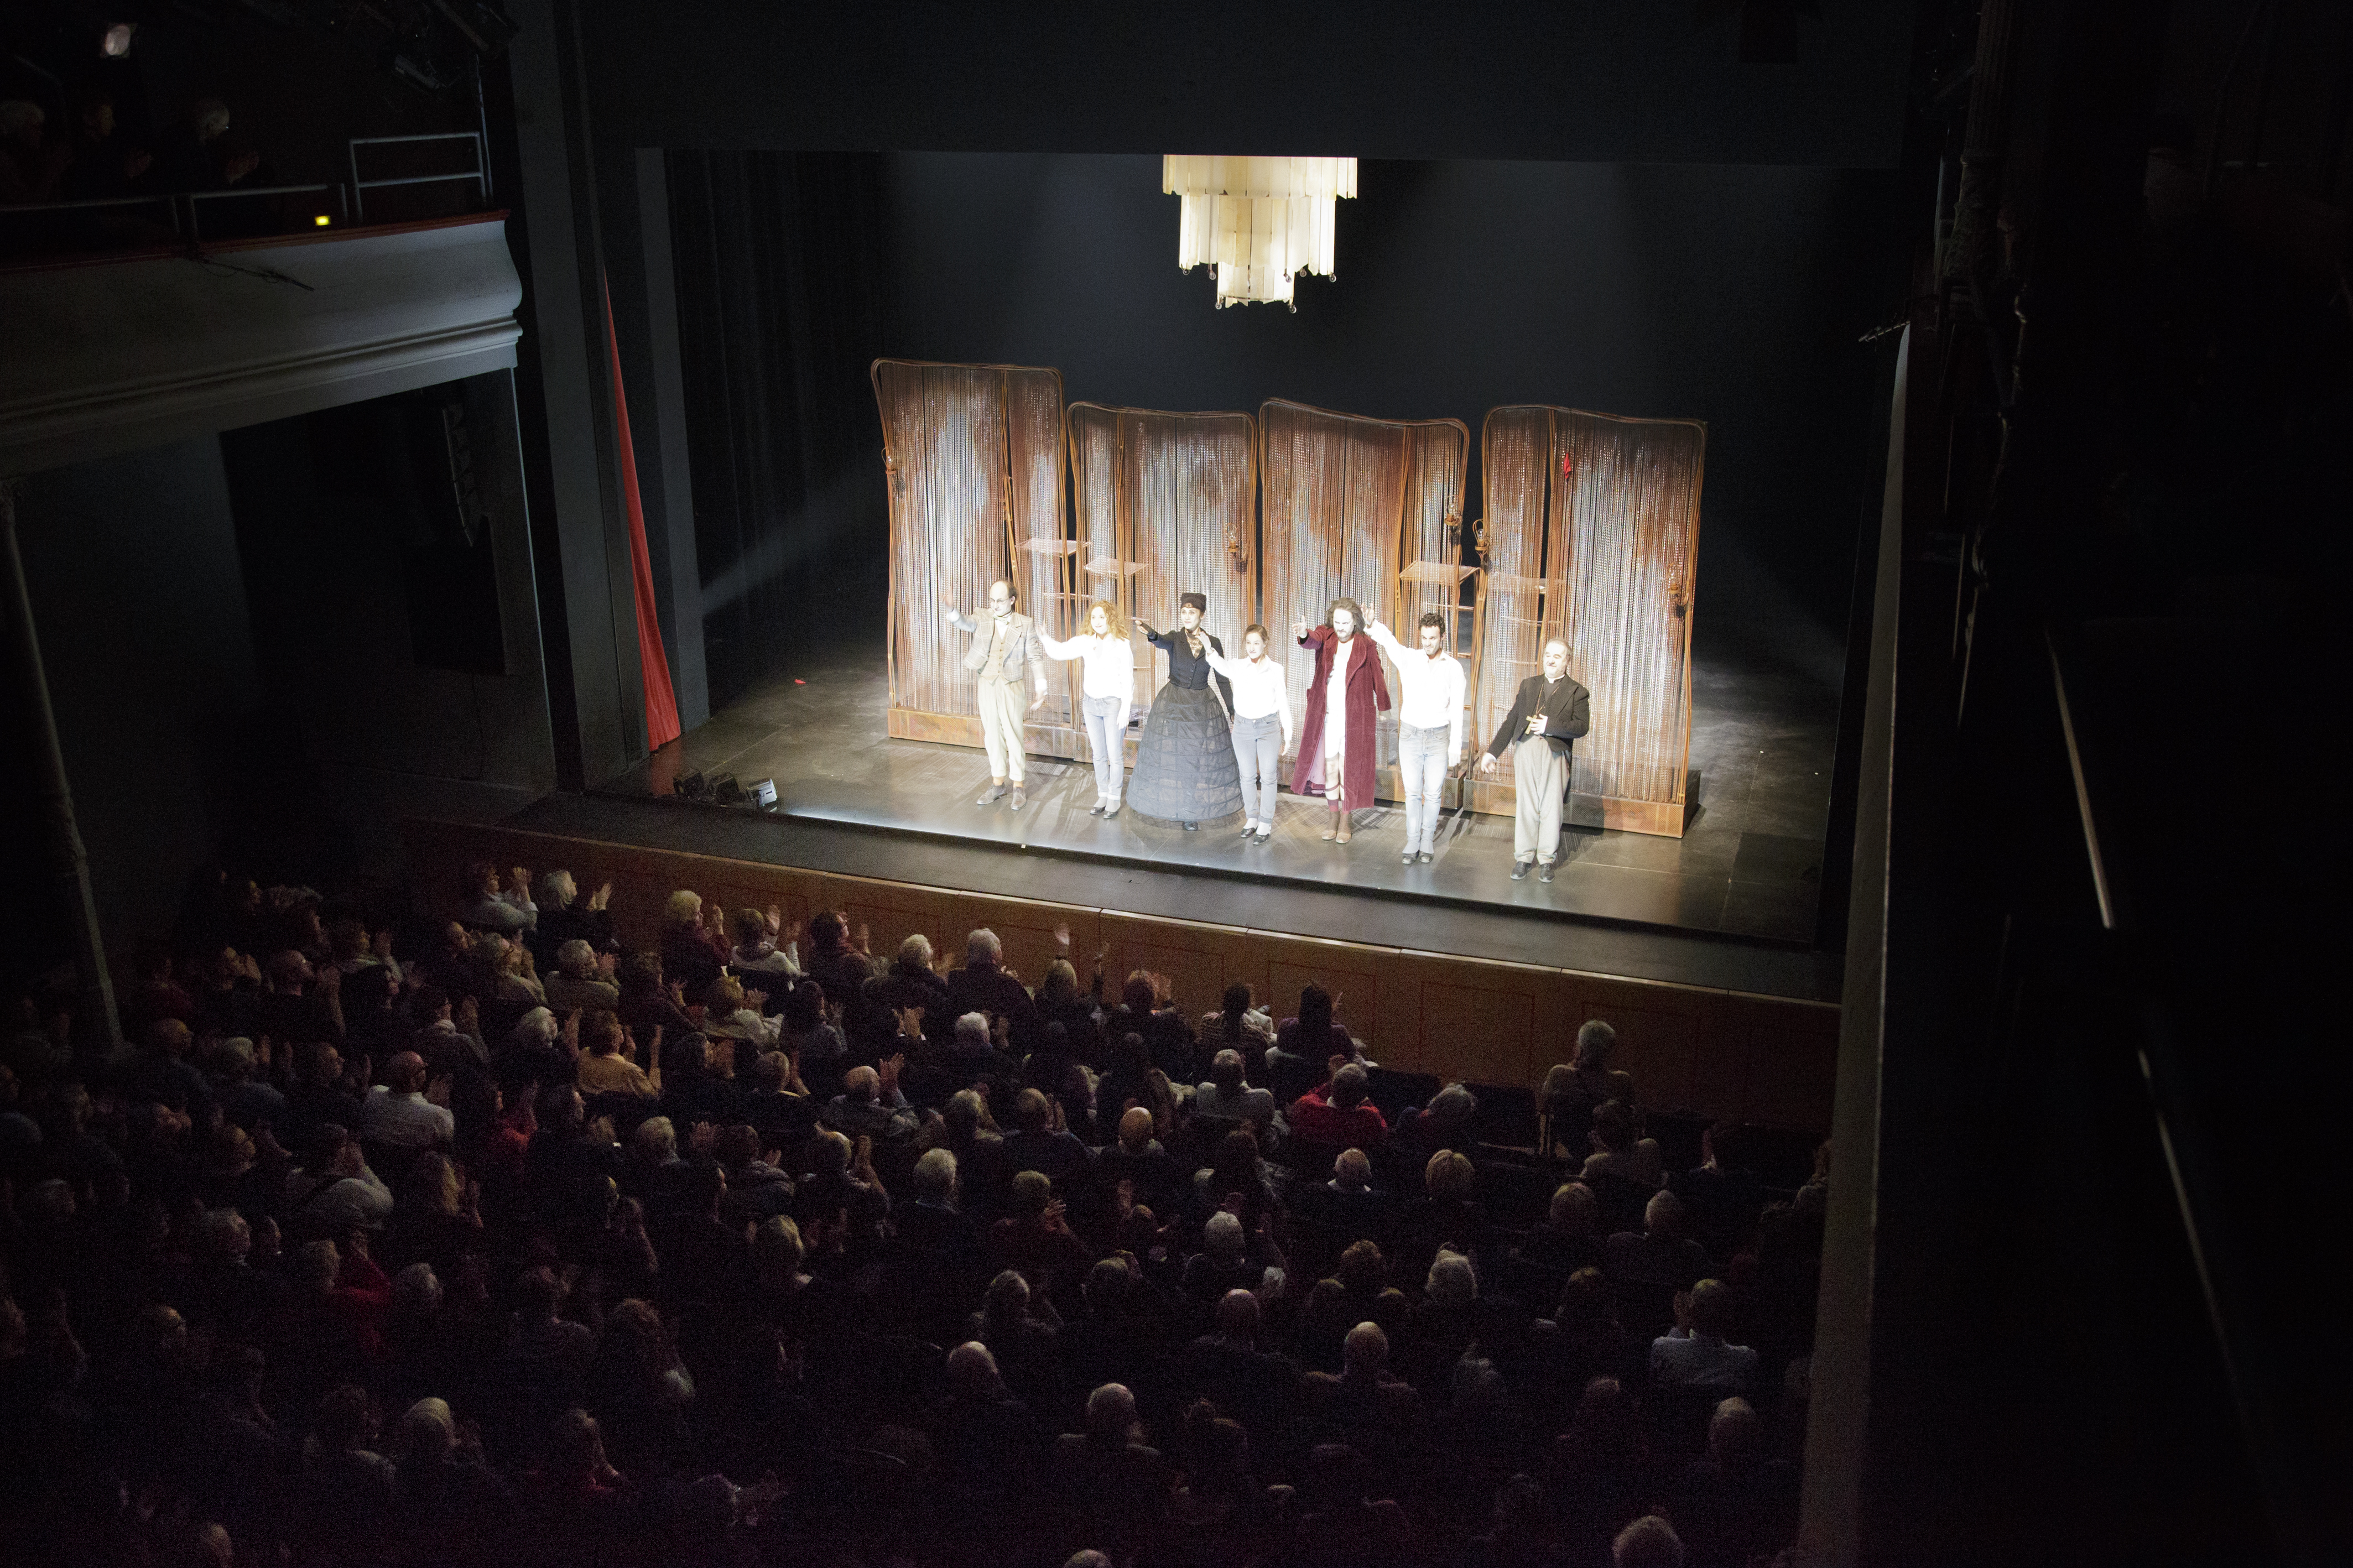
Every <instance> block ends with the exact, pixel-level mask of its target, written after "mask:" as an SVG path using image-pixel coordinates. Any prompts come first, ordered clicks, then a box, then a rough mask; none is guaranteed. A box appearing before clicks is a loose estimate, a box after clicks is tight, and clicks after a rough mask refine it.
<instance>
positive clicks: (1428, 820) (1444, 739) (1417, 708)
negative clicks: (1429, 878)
mask: <svg viewBox="0 0 2353 1568" xmlns="http://www.w3.org/2000/svg"><path fill="white" fill-rule="evenodd" d="M1415 632H1416V635H1417V637H1418V640H1419V642H1420V644H1421V647H1419V648H1414V649H1409V648H1408V647H1406V646H1405V645H1404V644H1403V643H1400V642H1398V640H1397V637H1395V636H1394V635H1393V634H1392V633H1391V632H1390V631H1389V629H1388V627H1387V626H1383V625H1381V623H1380V622H1378V621H1375V622H1373V623H1372V624H1371V625H1370V626H1366V628H1365V635H1366V636H1367V637H1371V638H1372V639H1373V641H1374V642H1375V643H1377V644H1378V645H1379V646H1380V647H1381V649H1382V650H1383V651H1384V652H1386V653H1387V654H1388V656H1389V658H1391V659H1392V660H1393V661H1395V663H1396V665H1397V668H1398V677H1399V678H1400V679H1403V680H1404V682H1405V700H1404V703H1403V705H1402V706H1401V707H1399V708H1398V772H1399V773H1403V774H1404V775H1405V863H1406V864H1407V865H1409V866H1410V865H1412V864H1413V863H1414V862H1415V861H1416V860H1417V859H1419V860H1422V861H1429V860H1434V859H1436V858H1438V857H1437V849H1438V805H1439V802H1440V800H1441V799H1443V798H1444V796H1445V792H1446V771H1447V770H1448V769H1449V768H1451V767H1454V766H1456V765H1457V764H1459V763H1461V761H1462V691H1463V679H1462V662H1461V660H1460V659H1458V658H1455V657H1454V656H1453V655H1452V654H1451V653H1448V652H1447V651H1446V650H1445V648H1444V647H1442V646H1441V645H1442V644H1444V642H1445V641H1446V617H1445V616H1441V615H1440V614H1439V613H1438V612H1437V611H1436V610H1428V611H1424V612H1423V614H1422V617H1421V621H1420V624H1419V626H1416V627H1415Z"/></svg>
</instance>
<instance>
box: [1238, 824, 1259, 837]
mask: <svg viewBox="0 0 2353 1568" xmlns="http://www.w3.org/2000/svg"><path fill="white" fill-rule="evenodd" d="M1257 831H1258V824H1257V823H1255V822H1250V821H1248V820H1244V822H1243V823H1242V837H1244V838H1248V837H1250V836H1251V835H1252V834H1254V833H1256V832H1257Z"/></svg>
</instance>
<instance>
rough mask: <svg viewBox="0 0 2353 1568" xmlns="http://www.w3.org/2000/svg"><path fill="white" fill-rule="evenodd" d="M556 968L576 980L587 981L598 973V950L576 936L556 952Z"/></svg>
mask: <svg viewBox="0 0 2353 1568" xmlns="http://www.w3.org/2000/svg"><path fill="white" fill-rule="evenodd" d="M555 967H556V968H558V969H561V970H562V971H564V973H566V974H569V975H570V976H572V978H573V979H575V980H586V979H588V978H589V977H590V976H591V975H594V974H595V973H596V949H595V948H593V947H590V946H589V945H588V943H587V942H586V941H584V940H582V939H581V938H579V937H576V936H575V937H574V938H573V939H572V940H571V941H569V942H565V944H564V945H563V946H562V947H559V948H557V949H556V950H555Z"/></svg>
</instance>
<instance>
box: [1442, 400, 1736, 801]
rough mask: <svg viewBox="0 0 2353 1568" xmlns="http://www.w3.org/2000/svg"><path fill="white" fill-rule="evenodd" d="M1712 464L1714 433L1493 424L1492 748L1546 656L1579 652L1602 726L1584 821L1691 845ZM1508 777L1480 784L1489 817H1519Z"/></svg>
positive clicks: (1586, 788)
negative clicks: (1698, 639)
mask: <svg viewBox="0 0 2353 1568" xmlns="http://www.w3.org/2000/svg"><path fill="white" fill-rule="evenodd" d="M1706 454H1707V426H1704V424H1702V423H1700V422H1699V421H1697V420H1691V419H1627V418H1620V417H1618V416H1614V415H1607V414H1588V413H1585V412H1583V411H1581V410H1577V409H1571V408H1548V407H1540V406H1524V407H1510V408H1497V409H1493V410H1491V411H1490V412H1489V414H1488V416H1487V419H1486V423H1485V426H1484V428H1483V429H1482V433H1481V456H1482V463H1483V470H1484V476H1485V489H1486V514H1487V515H1486V528H1485V534H1486V537H1485V560H1486V565H1487V579H1486V592H1487V595H1488V598H1487V614H1486V617H1485V619H1486V627H1485V631H1486V647H1485V649H1484V653H1483V657H1482V661H1481V669H1480V680H1479V690H1478V695H1477V697H1476V699H1475V700H1474V701H1473V704H1472V710H1473V713H1474V714H1475V716H1476V719H1477V721H1478V726H1479V735H1480V738H1481V740H1482V742H1484V741H1485V740H1486V739H1488V738H1490V737H1492V736H1493V733H1494V730H1495V726H1496V725H1497V724H1498V723H1499V722H1501V721H1502V719H1503V717H1504V714H1505V713H1506V712H1508V711H1509V710H1510V709H1511V706H1512V699H1513V696H1514V693H1515V692H1516V691H1517V689H1518V688H1519V683H1520V681H1521V680H1522V679H1525V678H1526V677H1527V676H1529V675H1532V674H1534V673H1535V672H1536V671H1537V670H1538V669H1539V668H1541V665H1542V660H1543V650H1544V644H1545V642H1546V640H1548V639H1549V638H1552V637H1561V638H1563V639H1565V640H1566V641H1567V644H1568V647H1569V662H1568V672H1569V674H1570V675H1571V676H1572V677H1574V678H1575V679H1577V681H1578V682H1580V683H1581V684H1582V685H1584V686H1585V688H1586V689H1588V691H1590V692H1591V693H1592V714H1593V728H1592V730H1591V731H1590V733H1589V734H1588V736H1587V738H1586V739H1585V740H1583V741H1581V742H1578V743H1577V749H1576V753H1575V763H1574V766H1573V768H1572V770H1571V777H1570V780H1569V791H1570V795H1571V796H1572V800H1571V810H1570V813H1569V816H1570V820H1572V821H1577V822H1582V823H1587V824H1588V825H1598V826H1605V827H1617V828H1627V829H1630V830H1633V831H1637V832H1642V833H1659V834H1666V835H1669V836H1672V837H1680V836H1681V835H1682V833H1683V806H1684V796H1685V784H1686V779H1685V769H1686V766H1687V764H1688V763H1689V760H1690V754H1691V623H1692V602H1693V595H1694V585H1695V574H1696V568H1697V561H1698V547H1699V516H1700V485H1701V480H1702V478H1703V476H1704V469H1705V466H1706V461H1705V460H1706ZM1508 766H1509V764H1508V762H1506V763H1504V768H1506V769H1507V768H1508ZM1497 778H1498V782H1495V783H1488V784H1479V785H1477V786H1474V788H1473V790H1472V805H1473V806H1474V807H1475V808H1476V809H1479V810H1482V811H1507V810H1510V809H1511V795H1510V786H1509V784H1506V783H1504V782H1500V781H1502V780H1503V779H1506V778H1508V773H1504V772H1503V771H1501V770H1499V773H1498V775H1497Z"/></svg>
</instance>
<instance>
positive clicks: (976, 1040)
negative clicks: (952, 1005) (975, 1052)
mask: <svg viewBox="0 0 2353 1568" xmlns="http://www.w3.org/2000/svg"><path fill="white" fill-rule="evenodd" d="M955 1033H956V1039H957V1041H958V1042H959V1043H961V1044H965V1045H973V1046H978V1047H981V1048H982V1049H983V1050H986V1049H987V1048H988V1015H987V1014H986V1013H966V1014H965V1015H964V1016H962V1017H960V1018H958V1019H957V1020H956V1021H955Z"/></svg>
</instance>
